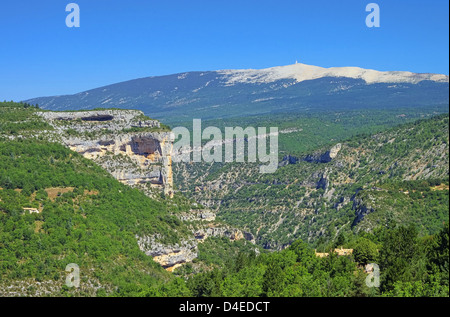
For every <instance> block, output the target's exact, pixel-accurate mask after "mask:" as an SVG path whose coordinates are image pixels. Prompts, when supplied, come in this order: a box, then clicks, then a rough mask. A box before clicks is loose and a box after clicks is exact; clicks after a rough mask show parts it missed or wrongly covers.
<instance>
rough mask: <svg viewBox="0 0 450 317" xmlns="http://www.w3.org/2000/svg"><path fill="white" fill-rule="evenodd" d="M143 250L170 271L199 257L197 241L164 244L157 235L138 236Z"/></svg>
mask: <svg viewBox="0 0 450 317" xmlns="http://www.w3.org/2000/svg"><path fill="white" fill-rule="evenodd" d="M136 238H137V239H138V245H139V248H140V249H141V251H143V252H144V253H145V254H146V255H148V256H151V257H153V260H154V261H155V262H157V263H159V264H161V266H162V267H163V268H165V269H166V270H168V271H173V270H175V269H176V268H178V267H180V266H181V265H183V264H185V263H188V262H191V261H192V260H193V259H195V258H196V257H197V255H198V254H197V252H198V251H197V241H194V240H184V241H182V242H180V243H179V244H175V245H164V244H162V243H160V242H158V241H157V239H156V237H136Z"/></svg>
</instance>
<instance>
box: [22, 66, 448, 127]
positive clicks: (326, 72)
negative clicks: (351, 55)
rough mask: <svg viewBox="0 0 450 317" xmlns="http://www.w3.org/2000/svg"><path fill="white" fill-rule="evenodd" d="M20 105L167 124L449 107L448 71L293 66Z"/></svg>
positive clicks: (130, 85)
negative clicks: (112, 112) (141, 116)
mask: <svg viewBox="0 0 450 317" xmlns="http://www.w3.org/2000/svg"><path fill="white" fill-rule="evenodd" d="M25 102H28V103H31V104H36V103H37V104H39V106H40V107H41V108H43V109H49V110H80V109H94V108H123V109H137V110H142V111H144V112H145V113H146V114H147V115H149V116H151V117H153V118H155V119H159V120H161V121H163V122H165V123H174V122H181V121H188V120H191V119H192V118H202V119H217V118H225V117H237V116H239V117H242V116H248V115H259V114H270V113H276V112H297V113H298V112H308V111H309V112H310V111H323V110H335V111H345V110H354V109H372V108H385V109H389V108H394V107H399V108H401V107H424V106H436V105H437V106H442V107H446V108H448V102H449V76H447V75H441V74H428V73H426V74H416V73H411V72H405V71H388V72H381V71H376V70H368V69H363V68H358V67H332V68H322V67H318V66H311V65H305V64H301V63H297V64H294V65H288V66H280V67H272V68H267V69H260V70H255V69H243V70H219V71H204V72H186V73H180V74H173V75H167V76H157V77H147V78H140V79H134V80H130V81H126V82H121V83H117V84H113V85H108V86H104V87H100V88H96V89H92V90H88V91H85V92H80V93H78V94H74V95H64V96H53V97H39V98H33V99H29V100H25Z"/></svg>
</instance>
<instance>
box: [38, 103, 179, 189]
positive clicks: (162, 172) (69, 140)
mask: <svg viewBox="0 0 450 317" xmlns="http://www.w3.org/2000/svg"><path fill="white" fill-rule="evenodd" d="M38 114H39V115H40V116H42V117H43V118H44V119H46V120H47V121H48V122H49V123H50V124H51V125H52V126H53V127H54V128H55V130H56V131H57V132H58V135H59V136H60V138H61V141H62V142H63V143H64V144H65V145H66V146H68V147H69V148H70V149H71V150H73V151H75V152H78V153H80V154H82V155H83V156H84V157H86V158H88V159H91V160H94V161H95V162H97V163H99V164H100V165H101V166H102V167H103V168H105V169H106V170H107V171H108V172H110V173H111V174H112V175H113V176H114V177H115V178H116V179H117V180H119V181H120V182H122V183H124V184H127V185H130V186H139V185H150V186H151V187H155V188H161V189H162V190H163V191H164V193H165V194H166V195H168V196H172V195H173V174H172V157H171V152H172V147H173V141H174V137H173V134H172V133H171V132H162V131H161V132H159V131H156V132H146V131H148V130H151V129H158V128H160V123H159V122H158V121H155V120H148V119H146V117H145V116H144V114H143V113H142V112H140V111H134V110H100V111H80V112H40V113H38ZM133 128H134V129H133ZM145 128H147V129H145ZM130 131H133V132H130ZM134 131H136V132H134ZM141 131H142V132H141ZM152 131H153V130H152Z"/></svg>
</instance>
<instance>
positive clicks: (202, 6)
mask: <svg viewBox="0 0 450 317" xmlns="http://www.w3.org/2000/svg"><path fill="white" fill-rule="evenodd" d="M70 2H75V3H77V4H78V5H79V7H80V10H81V27H80V28H67V27H66V25H65V19H66V16H67V14H68V13H67V12H65V7H66V5H67V4H68V3H70ZM370 2H376V3H378V4H379V6H380V9H381V27H380V28H372V29H369V28H367V27H366V25H365V18H366V16H367V14H368V13H367V12H365V7H366V5H367V4H368V3H370ZM448 10H449V2H448V1H447V0H432V1H425V0H422V1H417V0H383V1H381V0H379V1H377V0H366V1H362V0H342V1H336V0H314V1H312V0H311V1H303V0H296V1H285V0H277V1H275V0H239V1H235V0H226V1H222V0H220V1H219V0H210V1H199V0H184V1H173V0H164V1H161V0H158V1H155V0H128V1H112V0H67V1H64V0H45V1H36V0H15V1H8V2H7V1H3V2H2V3H1V5H0V41H1V42H0V43H1V48H0V100H4V99H6V100H11V99H13V100H17V101H18V100H23V99H27V98H32V97H39V96H49V95H62V94H72V93H77V92H80V91H84V90H88V89H91V88H96V87H100V86H104V85H108V84H112V83H116V82H120V81H125V80H129V79H135V78H140V77H147V76H157V75H165V74H172V73H178V72H185V71H194V70H203V71H204V70H218V69H238V68H266V67H272V66H280V65H288V64H293V63H295V61H296V60H298V61H299V62H302V63H305V64H311V65H317V66H322V67H332V66H359V67H363V68H370V69H377V70H407V71H413V72H431V73H442V74H447V75H448V73H449V61H448V60H449V40H448V38H449V15H448Z"/></svg>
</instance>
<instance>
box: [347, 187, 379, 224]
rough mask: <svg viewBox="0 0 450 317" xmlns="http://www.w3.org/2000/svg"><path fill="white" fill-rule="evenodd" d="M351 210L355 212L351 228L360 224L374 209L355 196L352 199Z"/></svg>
mask: <svg viewBox="0 0 450 317" xmlns="http://www.w3.org/2000/svg"><path fill="white" fill-rule="evenodd" d="M353 210H354V211H355V219H354V221H353V224H352V227H354V226H356V225H357V224H358V223H360V222H361V221H362V220H363V219H364V217H365V216H367V215H368V214H370V213H372V212H375V209H374V208H373V207H372V206H370V205H369V204H368V203H367V202H364V201H363V200H362V199H361V198H359V197H358V196H357V195H356V197H354V198H353Z"/></svg>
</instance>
